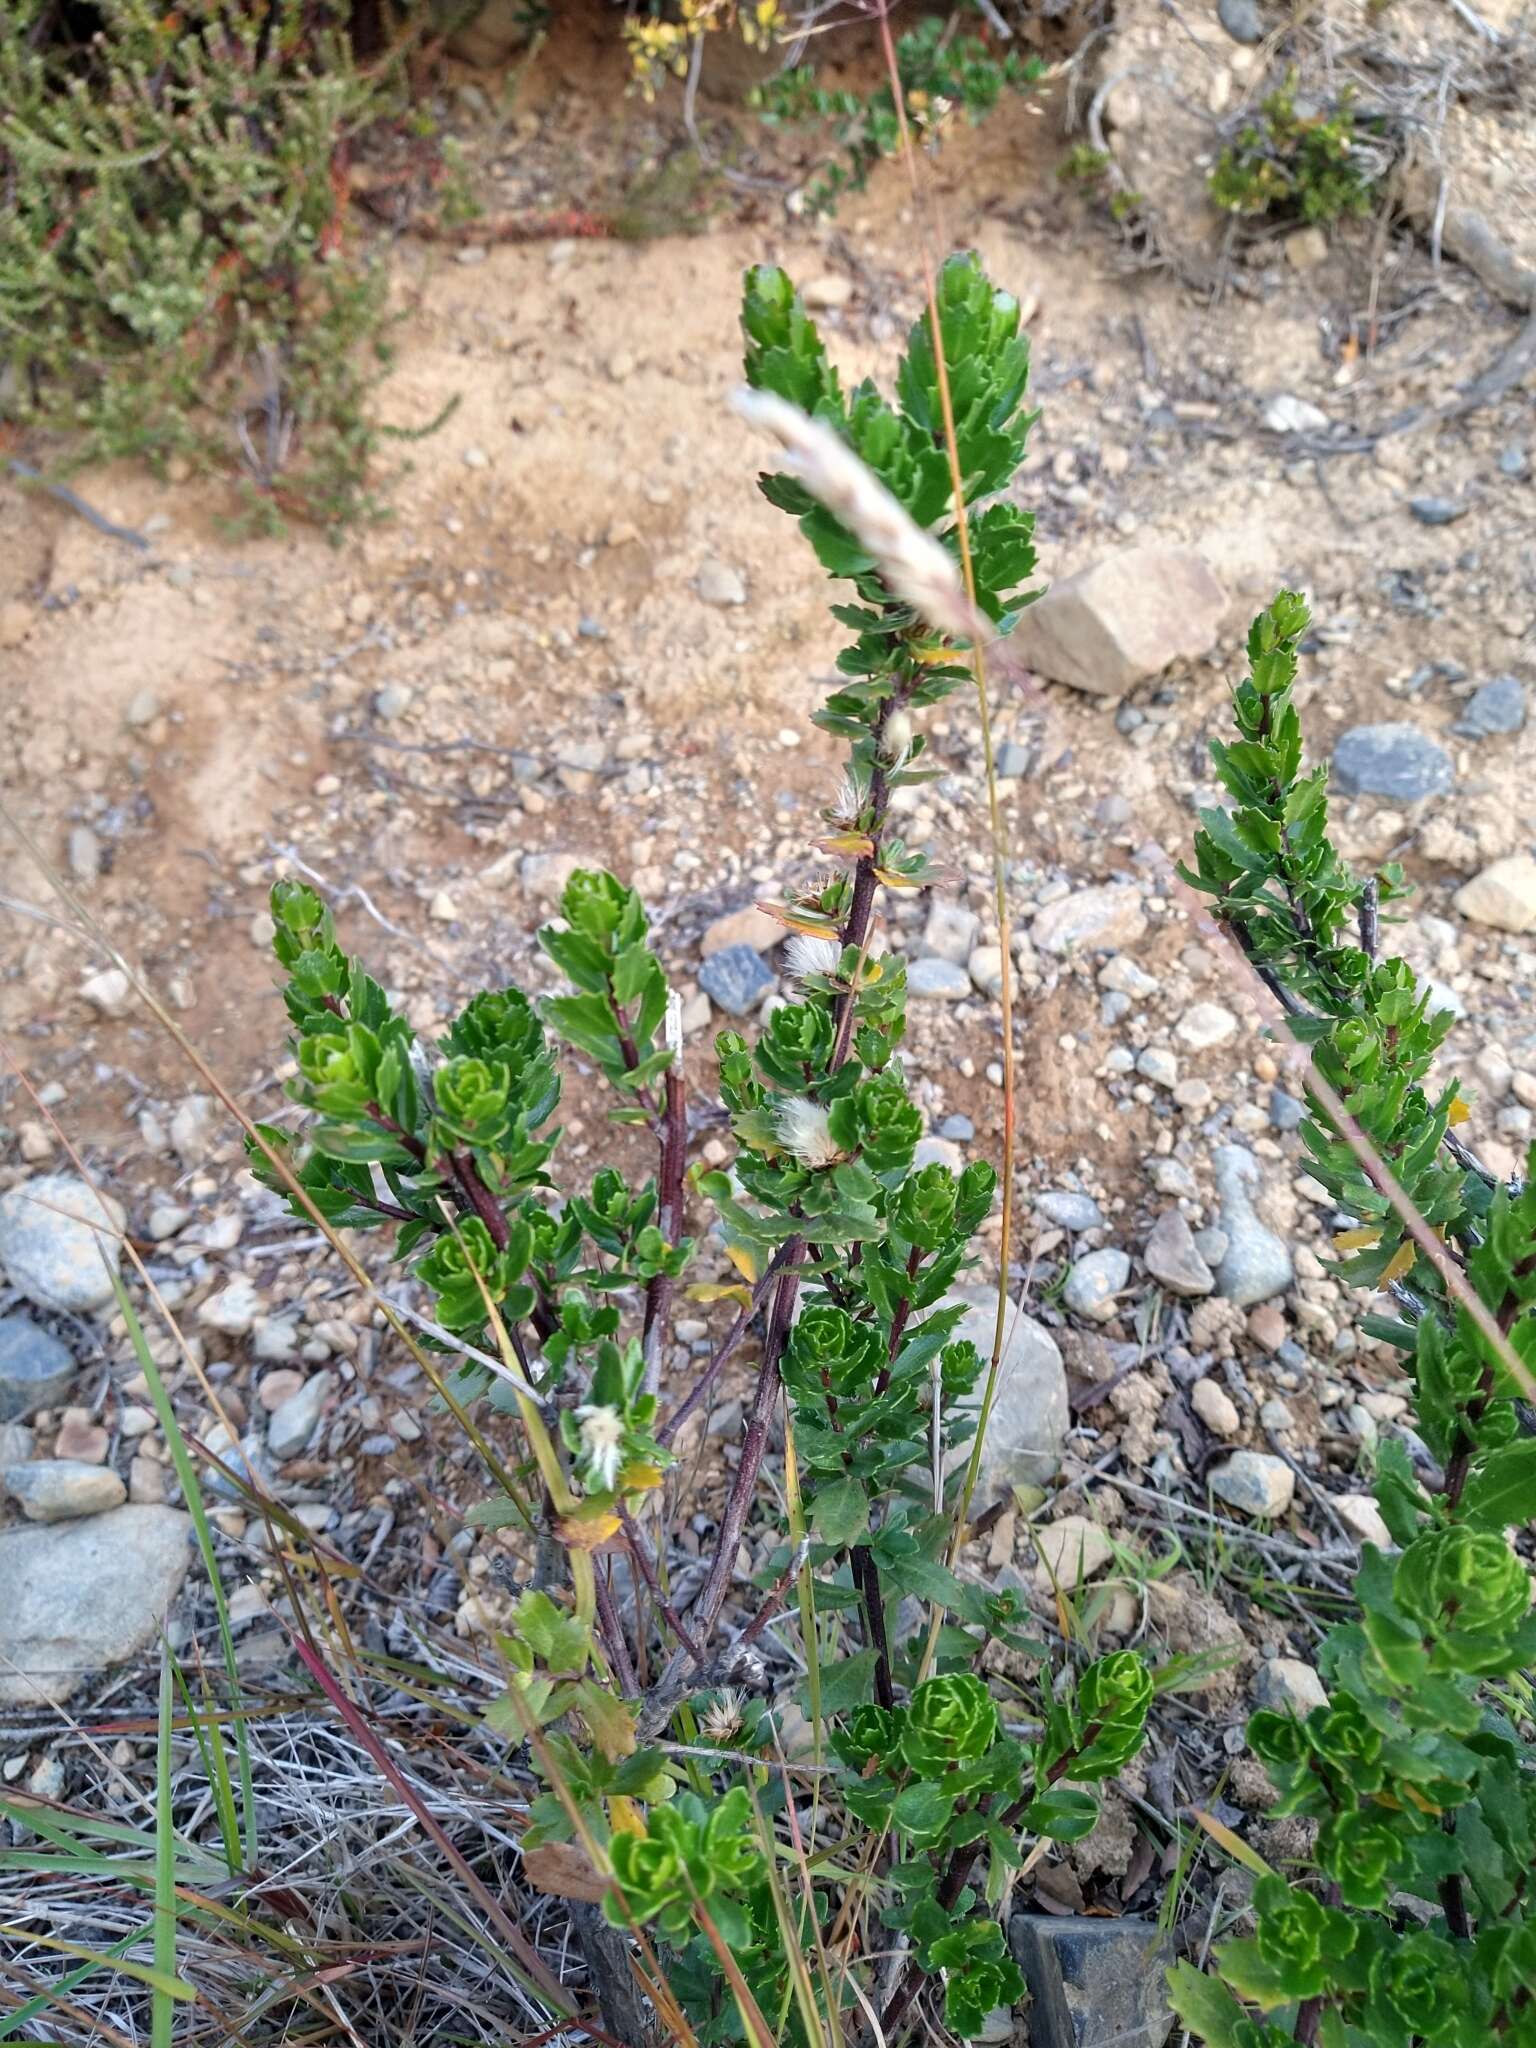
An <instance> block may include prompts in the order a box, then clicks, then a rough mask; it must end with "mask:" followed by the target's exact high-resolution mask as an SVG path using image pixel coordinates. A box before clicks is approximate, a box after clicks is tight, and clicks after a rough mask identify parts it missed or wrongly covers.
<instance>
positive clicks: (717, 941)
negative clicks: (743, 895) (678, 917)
mask: <svg viewBox="0 0 1536 2048" xmlns="http://www.w3.org/2000/svg"><path fill="white" fill-rule="evenodd" d="M783 937H784V927H783V925H781V924H780V923H779V921H778V919H777V918H776V917H770V916H769V915H768V913H767V911H766V910H759V909H758V908H757V907H756V905H755V904H751V903H749V904H748V905H747V906H746V908H745V909H743V910H731V911H727V912H726V914H725V916H724V917H717V918H716V919H715V921H714V923H713V924H712V925H710V926H709V927H708V928H707V929H706V931H705V933H704V936H703V938H702V939H701V940H700V941H699V951H700V953H702V954H703V956H704V958H705V959H706V960H707V959H708V958H709V956H710V954H711V953H723V952H724V951H725V948H726V947H727V946H750V947H751V948H752V950H753V952H755V953H770V952H772V950H773V948H774V947H775V946H776V945H778V943H779V941H780V940H781V939H782V938H783Z"/></svg>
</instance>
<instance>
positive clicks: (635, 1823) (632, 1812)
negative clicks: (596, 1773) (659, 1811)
mask: <svg viewBox="0 0 1536 2048" xmlns="http://www.w3.org/2000/svg"><path fill="white" fill-rule="evenodd" d="M608 1825H609V1826H610V1827H611V1828H612V1829H613V1832H614V1833H615V1834H616V1835H643V1834H644V1833H645V1819H644V1816H643V1815H642V1814H641V1811H640V1809H639V1807H638V1806H637V1805H636V1804H635V1802H634V1800H633V1799H629V1798H627V1797H626V1796H625V1795H624V1793H622V1792H615V1793H614V1795H613V1797H612V1798H611V1799H610V1800H609V1802H608Z"/></svg>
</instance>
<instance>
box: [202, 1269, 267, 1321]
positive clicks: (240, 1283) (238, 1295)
mask: <svg viewBox="0 0 1536 2048" xmlns="http://www.w3.org/2000/svg"><path fill="white" fill-rule="evenodd" d="M261 1308H262V1300H261V1296H260V1294H259V1293H258V1292H257V1290H256V1285H255V1282H254V1281H252V1280H249V1279H247V1278H246V1276H245V1274H244V1273H237V1274H236V1275H235V1277H234V1279H233V1280H231V1281H230V1283H229V1285H228V1286H227V1287H224V1288H221V1289H220V1290H219V1292H218V1293H217V1294H213V1295H210V1296H209V1298H208V1299H207V1301H205V1302H204V1303H203V1304H202V1306H201V1307H200V1308H199V1309H198V1311H197V1320H198V1321H199V1322H200V1323H205V1324H206V1325H207V1326H208V1328H209V1329H210V1330H222V1331H223V1333H224V1334H225V1336H226V1337H243V1336H244V1335H245V1334H246V1332H247V1331H248V1330H249V1329H250V1327H251V1325H252V1323H254V1322H255V1320H256V1318H257V1316H258V1315H259V1314H260V1313H261Z"/></svg>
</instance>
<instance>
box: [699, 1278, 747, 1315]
mask: <svg viewBox="0 0 1536 2048" xmlns="http://www.w3.org/2000/svg"><path fill="white" fill-rule="evenodd" d="M752 1277H754V1278H755V1277H756V1276H755V1275H754V1276H752ZM684 1291H685V1292H686V1294H687V1296H688V1299H689V1300H690V1301H735V1302H739V1303H740V1304H741V1306H742V1307H743V1308H750V1307H751V1306H752V1290H751V1288H750V1287H738V1286H736V1285H735V1283H734V1282H732V1281H729V1280H700V1281H699V1282H698V1283H697V1285H695V1286H693V1287H689V1288H687V1289H685V1290H684Z"/></svg>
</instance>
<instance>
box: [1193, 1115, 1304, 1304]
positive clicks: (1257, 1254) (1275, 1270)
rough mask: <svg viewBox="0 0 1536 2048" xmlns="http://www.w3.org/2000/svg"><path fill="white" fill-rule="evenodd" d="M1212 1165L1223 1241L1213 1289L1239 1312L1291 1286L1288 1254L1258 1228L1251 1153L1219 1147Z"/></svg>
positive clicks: (1256, 1171)
mask: <svg viewBox="0 0 1536 2048" xmlns="http://www.w3.org/2000/svg"><path fill="white" fill-rule="evenodd" d="M1211 1164H1212V1167H1213V1169H1214V1172H1215V1176H1216V1197H1217V1200H1218V1202H1219V1203H1220V1205H1221V1228H1222V1229H1223V1230H1224V1231H1225V1232H1226V1236H1227V1250H1226V1255H1225V1257H1224V1258H1223V1259H1222V1261H1221V1265H1220V1267H1219V1269H1218V1271H1217V1274H1216V1286H1217V1289H1218V1291H1219V1292H1220V1293H1222V1294H1224V1295H1225V1296H1226V1297H1227V1299H1228V1300H1229V1301H1232V1302H1235V1303H1236V1304H1237V1306H1238V1307H1239V1308H1252V1307H1253V1306H1254V1304H1255V1303H1256V1302H1260V1301H1268V1299H1269V1297H1270V1296H1271V1295H1272V1294H1281V1293H1283V1292H1284V1291H1285V1289H1286V1288H1287V1287H1289V1286H1290V1284H1291V1278H1292V1272H1293V1268H1292V1265H1291V1254H1290V1251H1289V1248H1288V1247H1287V1246H1286V1244H1285V1241H1284V1240H1283V1239H1282V1238H1279V1237H1277V1236H1276V1235H1275V1233H1274V1232H1273V1231H1272V1230H1270V1229H1269V1228H1268V1227H1267V1226H1266V1225H1265V1224H1263V1223H1261V1222H1260V1220H1259V1218H1258V1215H1257V1214H1256V1212H1255V1210H1254V1206H1253V1195H1254V1191H1255V1190H1256V1189H1257V1188H1258V1186H1259V1184H1260V1180H1261V1175H1260V1172H1259V1162H1258V1161H1257V1160H1256V1159H1255V1158H1254V1156H1253V1154H1252V1153H1251V1152H1250V1151H1248V1150H1247V1148H1246V1147H1245V1146H1242V1145H1221V1146H1218V1148H1217V1150H1216V1153H1215V1156H1214V1158H1213V1159H1212V1162H1211Z"/></svg>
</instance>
